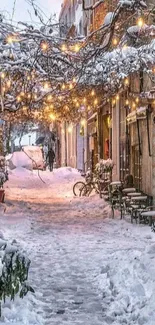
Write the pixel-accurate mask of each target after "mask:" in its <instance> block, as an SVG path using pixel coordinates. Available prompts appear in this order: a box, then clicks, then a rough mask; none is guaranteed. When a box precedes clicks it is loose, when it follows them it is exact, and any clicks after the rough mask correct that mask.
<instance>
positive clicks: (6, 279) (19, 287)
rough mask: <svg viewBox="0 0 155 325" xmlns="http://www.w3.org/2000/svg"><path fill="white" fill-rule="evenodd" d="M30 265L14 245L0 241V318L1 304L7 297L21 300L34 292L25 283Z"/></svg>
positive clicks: (27, 259)
mask: <svg viewBox="0 0 155 325" xmlns="http://www.w3.org/2000/svg"><path fill="white" fill-rule="evenodd" d="M30 263H31V262H30V260H29V258H27V257H26V256H25V255H24V254H23V253H22V252H21V251H20V250H19V248H18V247H17V246H16V245H14V244H13V243H12V244H9V243H8V242H7V241H5V240H3V239H0V317H1V302H4V303H5V300H6V298H7V297H8V298H10V299H11V300H14V298H15V296H17V295H18V296H19V297H20V298H23V297H24V296H26V294H27V293H28V291H31V292H34V290H33V288H32V287H31V286H29V285H28V283H27V280H28V271H29V267H30Z"/></svg>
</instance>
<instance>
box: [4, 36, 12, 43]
mask: <svg viewBox="0 0 155 325" xmlns="http://www.w3.org/2000/svg"><path fill="white" fill-rule="evenodd" d="M6 42H7V43H8V44H11V43H12V42H13V37H12V35H8V36H7V38H6Z"/></svg>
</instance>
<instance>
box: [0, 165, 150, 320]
mask: <svg viewBox="0 0 155 325" xmlns="http://www.w3.org/2000/svg"><path fill="white" fill-rule="evenodd" d="M40 177H41V179H42V180H41V179H40V178H39V177H38V174H37V172H33V173H32V172H30V171H25V170H24V169H22V168H18V169H16V170H14V171H12V172H11V174H10V180H9V182H8V183H7V184H6V203H5V204H4V205H1V206H0V231H1V232H2V233H3V234H4V236H5V237H6V238H7V239H10V240H12V239H16V240H17V241H18V242H19V243H20V245H21V247H22V248H23V249H24V250H25V251H26V252H27V254H28V256H29V257H30V259H31V261H32V262H31V268H30V276H29V282H30V284H31V285H32V286H33V287H34V289H35V294H28V295H27V297H25V298H24V299H23V300H20V299H16V301H15V302H14V303H10V302H8V301H7V303H6V304H5V306H3V309H2V315H3V317H2V319H1V321H0V323H1V325H4V324H15V325H79V324H82V325H101V324H102V325H107V324H113V325H120V324H127V325H132V324H136V325H143V324H145V325H154V324H155V234H154V233H152V232H151V230H150V228H149V227H148V226H142V225H135V224H133V225H132V224H130V222H129V220H120V219H119V217H118V216H117V217H116V218H115V219H114V220H112V219H111V217H110V209H109V207H108V206H107V204H106V203H105V202H104V201H103V200H101V199H99V198H98V197H96V196H91V197H90V198H74V197H73V194H72V185H73V184H74V182H75V181H76V180H78V179H80V175H79V174H78V173H77V171H76V170H73V169H70V168H69V169H66V168H62V169H59V170H55V171H54V173H49V172H41V173H40Z"/></svg>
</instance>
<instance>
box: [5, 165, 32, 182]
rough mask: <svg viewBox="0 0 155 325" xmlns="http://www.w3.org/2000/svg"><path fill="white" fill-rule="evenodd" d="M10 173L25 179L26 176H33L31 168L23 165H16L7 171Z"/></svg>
mask: <svg viewBox="0 0 155 325" xmlns="http://www.w3.org/2000/svg"><path fill="white" fill-rule="evenodd" d="M9 174H10V175H13V176H15V177H20V178H21V179H22V178H23V179H25V177H27V176H30V175H31V176H32V177H33V176H34V175H33V173H32V171H31V170H28V169H26V168H24V167H17V168H15V169H13V170H11V171H10V172H9Z"/></svg>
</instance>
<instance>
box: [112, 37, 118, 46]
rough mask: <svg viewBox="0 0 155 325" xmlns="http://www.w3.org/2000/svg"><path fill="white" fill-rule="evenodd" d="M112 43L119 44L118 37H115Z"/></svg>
mask: <svg viewBox="0 0 155 325" xmlns="http://www.w3.org/2000/svg"><path fill="white" fill-rule="evenodd" d="M112 43H113V45H115V46H116V45H117V44H118V39H117V38H116V37H115V38H113V40H112Z"/></svg>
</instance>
